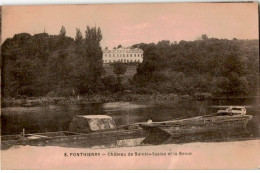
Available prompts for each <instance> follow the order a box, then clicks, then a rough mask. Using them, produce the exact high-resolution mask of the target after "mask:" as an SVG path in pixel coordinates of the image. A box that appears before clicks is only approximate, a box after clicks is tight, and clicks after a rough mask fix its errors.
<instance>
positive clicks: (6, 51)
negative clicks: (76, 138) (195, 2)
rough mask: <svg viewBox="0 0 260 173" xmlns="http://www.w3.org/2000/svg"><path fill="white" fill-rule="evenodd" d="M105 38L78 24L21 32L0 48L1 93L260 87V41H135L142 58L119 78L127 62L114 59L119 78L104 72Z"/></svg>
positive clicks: (227, 91)
mask: <svg viewBox="0 0 260 173" xmlns="http://www.w3.org/2000/svg"><path fill="white" fill-rule="evenodd" d="M101 39H102V33H101V30H100V28H97V27H87V28H86V31H85V34H84V36H83V34H82V33H81V31H80V30H79V29H76V37H75V39H72V38H70V37H68V36H66V29H65V27H64V26H62V27H61V30H60V33H59V35H48V34H47V33H40V34H35V35H33V36H32V35H30V34H28V33H20V34H16V35H14V37H13V38H8V39H7V40H5V42H4V43H3V45H2V47H1V50H2V65H3V69H2V76H3V79H2V80H3V82H2V92H3V96H5V97H7V96H11V97H19V96H46V95H54V96H71V95H85V94H95V93H100V92H103V91H109V92H113V93H114V92H118V91H122V90H123V89H124V88H127V90H132V91H137V92H139V91H142V92H144V93H145V92H146V93H154V92H159V93H179V94H194V93H201V92H203V93H204V92H206V93H212V94H213V95H215V96H248V95H255V94H256V93H257V90H258V89H259V85H258V82H259V81H258V77H259V59H258V54H259V45H258V41H257V40H237V39H233V40H227V39H216V38H208V37H207V35H202V36H201V37H200V39H198V40H195V41H183V40H182V41H180V42H179V43H177V42H173V43H171V42H170V41H167V40H162V41H159V42H158V43H157V44H155V43H150V44H144V43H141V44H136V45H133V46H132V47H134V48H135V47H139V48H141V49H142V50H143V51H144V61H143V63H141V64H139V65H138V68H137V73H136V75H135V76H134V77H133V79H130V80H128V79H127V80H125V78H124V80H122V83H121V81H120V80H118V79H120V78H119V76H120V75H121V76H122V75H123V74H124V72H125V70H126V67H125V65H123V64H115V67H114V73H115V75H117V78H116V77H115V76H113V75H110V76H107V75H104V69H103V66H102V50H101V46H100V41H101ZM120 46H121V45H119V46H118V47H120ZM139 93H140V92H139Z"/></svg>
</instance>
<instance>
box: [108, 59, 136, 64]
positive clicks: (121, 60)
mask: <svg viewBox="0 0 260 173" xmlns="http://www.w3.org/2000/svg"><path fill="white" fill-rule="evenodd" d="M112 62H125V63H128V62H139V63H140V60H127V59H118V60H117V61H116V60H113V61H112V60H104V63H112Z"/></svg>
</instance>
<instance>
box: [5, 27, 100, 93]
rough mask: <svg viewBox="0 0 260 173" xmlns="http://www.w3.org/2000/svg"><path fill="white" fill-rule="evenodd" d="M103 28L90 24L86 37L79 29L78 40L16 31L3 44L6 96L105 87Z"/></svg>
mask: <svg viewBox="0 0 260 173" xmlns="http://www.w3.org/2000/svg"><path fill="white" fill-rule="evenodd" d="M101 39H102V34H101V30H100V28H96V27H92V28H90V27H87V30H86V36H85V38H83V37H82V34H81V32H80V30H78V29H77V32H76V39H75V41H74V40H73V39H72V38H70V37H67V36H66V29H65V28H64V27H63V26H62V28H61V30H60V34H59V35H48V34H46V33H41V34H36V35H34V36H31V35H30V34H27V33H20V34H16V35H15V36H14V37H13V38H8V39H7V40H6V41H5V42H4V43H3V45H2V47H1V49H2V53H3V54H2V60H3V71H2V72H3V83H2V87H3V94H4V96H12V97H17V96H22V95H25V96H45V95H62V96H66V95H75V94H87V93H92V92H96V90H98V89H100V87H102V83H101V79H100V77H101V75H102V72H103V67H102V61H101V59H102V51H101V47H100V41H101Z"/></svg>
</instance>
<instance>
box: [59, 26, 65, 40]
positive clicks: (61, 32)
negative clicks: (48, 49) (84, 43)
mask: <svg viewBox="0 0 260 173" xmlns="http://www.w3.org/2000/svg"><path fill="white" fill-rule="evenodd" d="M60 36H61V37H65V36H66V29H65V27H64V26H63V25H62V26H61V29H60Z"/></svg>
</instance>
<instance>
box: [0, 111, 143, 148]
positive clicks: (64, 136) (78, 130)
mask: <svg viewBox="0 0 260 173" xmlns="http://www.w3.org/2000/svg"><path fill="white" fill-rule="evenodd" d="M140 136H144V131H143V129H142V128H140V127H138V126H137V125H124V126H119V127H117V126H116V124H115V122H114V120H113V119H112V117H110V116H107V115H76V116H75V117H74V118H73V120H72V121H71V123H70V127H69V131H57V132H45V133H32V134H25V131H23V133H22V134H19V135H4V136H1V149H8V148H10V147H11V146H13V145H33V146H44V145H58V146H59V145H61V144H62V143H69V142H82V141H91V142H93V143H94V142H95V141H100V140H101V141H107V142H109V141H110V140H112V139H113V140H120V139H128V138H133V137H140Z"/></svg>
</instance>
